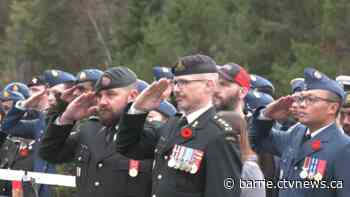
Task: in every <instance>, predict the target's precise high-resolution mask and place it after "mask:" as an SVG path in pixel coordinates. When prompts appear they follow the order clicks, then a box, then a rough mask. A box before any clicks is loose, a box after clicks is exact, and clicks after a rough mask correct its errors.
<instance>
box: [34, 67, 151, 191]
mask: <svg viewBox="0 0 350 197" xmlns="http://www.w3.org/2000/svg"><path fill="white" fill-rule="evenodd" d="M136 79H137V77H136V75H135V74H134V73H133V72H132V71H131V70H129V69H128V68H126V67H114V68H110V69H108V70H106V71H105V72H104V73H103V75H102V76H101V77H100V79H99V80H98V81H97V83H96V86H95V89H94V90H95V92H88V93H84V94H82V95H80V96H79V97H77V98H75V99H74V100H73V101H72V102H71V103H70V104H69V105H68V106H67V108H66V110H65V111H64V112H63V113H61V114H55V115H53V116H52V118H51V121H50V123H49V126H48V128H47V132H46V135H45V137H44V139H43V141H42V144H41V146H40V155H41V157H42V158H44V159H45V160H47V161H49V162H52V163H64V162H70V161H74V162H75V163H76V180H77V188H78V192H77V196H80V197H89V196H91V197H95V196H103V197H112V196H113V197H118V196H120V197H143V196H144V197H146V196H149V195H150V191H151V170H152V163H151V161H149V160H148V161H140V160H135V159H129V158H126V157H125V156H122V155H121V154H120V153H118V152H116V150H115V146H114V141H116V140H117V138H118V133H117V128H118V123H119V118H120V115H121V114H122V112H123V110H124V108H125V107H126V105H127V104H128V103H129V102H130V101H132V100H133V99H135V97H136V96H137V95H138V93H137V90H136ZM96 112H97V115H98V118H96V117H91V116H92V115H94V114H96ZM89 117H90V118H89ZM85 118H88V120H87V121H84V122H82V123H81V124H80V125H79V127H78V128H77V129H78V132H72V131H73V130H74V129H73V128H74V125H75V124H74V123H75V122H76V121H79V120H82V119H85Z"/></svg>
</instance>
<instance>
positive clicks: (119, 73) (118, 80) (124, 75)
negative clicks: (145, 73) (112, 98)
mask: <svg viewBox="0 0 350 197" xmlns="http://www.w3.org/2000/svg"><path fill="white" fill-rule="evenodd" d="M136 79H137V76H136V74H135V73H134V72H133V71H131V70H130V69H129V68H127V67H122V66H119V67H113V68H110V69H108V70H106V71H105V72H104V73H103V74H102V76H101V77H100V78H99V80H98V81H97V82H96V85H95V91H96V92H99V91H101V90H106V89H111V88H122V87H126V86H129V85H131V84H133V83H135V82H136Z"/></svg>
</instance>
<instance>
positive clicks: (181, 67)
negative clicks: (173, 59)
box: [174, 60, 185, 71]
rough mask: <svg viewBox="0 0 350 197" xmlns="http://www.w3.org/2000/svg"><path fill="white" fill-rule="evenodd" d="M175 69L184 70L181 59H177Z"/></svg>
mask: <svg viewBox="0 0 350 197" xmlns="http://www.w3.org/2000/svg"><path fill="white" fill-rule="evenodd" d="M174 69H175V71H182V70H185V66H184V65H183V64H182V61H181V60H179V61H178V62H177V64H176V65H175V68H174Z"/></svg>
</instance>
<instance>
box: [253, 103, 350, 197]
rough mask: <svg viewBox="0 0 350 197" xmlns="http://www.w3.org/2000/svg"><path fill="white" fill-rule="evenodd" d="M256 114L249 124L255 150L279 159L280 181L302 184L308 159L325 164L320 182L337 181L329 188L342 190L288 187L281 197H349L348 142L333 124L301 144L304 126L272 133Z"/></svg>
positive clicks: (349, 150) (349, 151)
mask: <svg viewBox="0 0 350 197" xmlns="http://www.w3.org/2000/svg"><path fill="white" fill-rule="evenodd" d="M258 114H259V110H258V111H257V113H255V114H254V116H253V122H252V126H253V128H252V130H251V132H254V143H256V144H257V145H258V146H257V148H258V149H260V150H263V151H268V152H270V153H272V154H275V155H278V156H280V157H281V164H280V165H281V166H280V167H281V171H280V180H286V181H289V180H294V181H295V180H297V181H305V180H306V179H304V178H302V176H301V172H302V171H303V166H304V162H305V159H306V158H307V157H309V158H314V159H315V161H326V162H327V163H326V167H325V171H324V175H323V178H322V181H326V182H325V183H327V184H329V183H330V182H331V181H339V182H332V184H334V185H332V186H336V185H337V184H338V186H342V189H323V188H322V189H320V188H317V189H316V188H314V189H311V188H310V186H307V187H308V188H306V187H303V188H300V187H292V188H291V187H288V188H287V189H280V193H279V196H280V197H314V196H317V197H349V196H350V173H349V166H350V138H349V137H347V136H346V135H345V134H344V133H343V132H342V131H341V130H340V129H339V128H338V127H337V125H336V123H333V124H331V125H330V126H328V127H327V128H325V129H324V130H323V131H321V133H319V134H317V135H316V136H314V137H313V138H312V139H309V140H306V141H305V142H304V143H303V138H304V135H305V133H306V131H307V127H306V126H305V125H303V124H297V125H295V126H294V127H291V128H290V130H288V131H287V132H286V131H279V130H275V129H271V128H272V124H273V122H272V121H266V120H259V119H258ZM317 141H318V142H320V146H319V147H318V148H317V147H316V148H315V146H313V145H315V142H317ZM316 159H317V160H316ZM315 163H316V162H315ZM306 166H307V165H306ZM291 183H296V182H291ZM281 184H283V183H281ZM287 184H289V183H287ZM322 184H323V183H322ZM321 186H322V185H321ZM328 186H329V185H328Z"/></svg>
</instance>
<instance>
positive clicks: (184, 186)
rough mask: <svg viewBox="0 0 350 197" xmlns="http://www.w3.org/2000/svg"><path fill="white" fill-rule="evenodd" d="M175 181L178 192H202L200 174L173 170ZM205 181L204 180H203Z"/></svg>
mask: <svg viewBox="0 0 350 197" xmlns="http://www.w3.org/2000/svg"><path fill="white" fill-rule="evenodd" d="M171 170H172V171H173V173H172V174H173V176H174V179H175V186H176V191H177V192H181V193H191V194H195V193H198V192H199V191H201V189H200V188H199V187H200V185H201V184H200V183H199V182H198V181H199V179H198V177H196V176H199V175H198V174H190V173H188V172H184V171H180V170H175V169H171ZM203 180H204V179H203Z"/></svg>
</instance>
